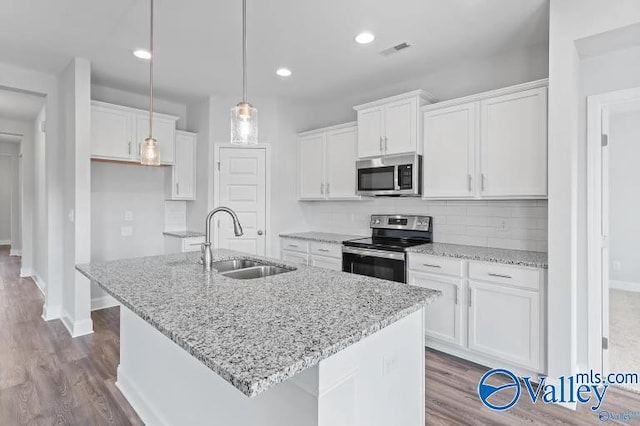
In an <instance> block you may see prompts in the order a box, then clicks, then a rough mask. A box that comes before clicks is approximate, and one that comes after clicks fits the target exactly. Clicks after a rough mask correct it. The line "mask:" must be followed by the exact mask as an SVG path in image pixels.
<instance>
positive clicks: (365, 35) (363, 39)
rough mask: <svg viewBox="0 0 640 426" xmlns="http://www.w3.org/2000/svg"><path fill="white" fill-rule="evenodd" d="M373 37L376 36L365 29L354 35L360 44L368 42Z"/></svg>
mask: <svg viewBox="0 0 640 426" xmlns="http://www.w3.org/2000/svg"><path fill="white" fill-rule="evenodd" d="M375 39H376V36H374V35H373V34H371V33H370V32H367V31H365V32H363V33H360V34H358V35H357V36H356V41H357V42H358V43H360V44H369V43H371V42H372V41H373V40H375Z"/></svg>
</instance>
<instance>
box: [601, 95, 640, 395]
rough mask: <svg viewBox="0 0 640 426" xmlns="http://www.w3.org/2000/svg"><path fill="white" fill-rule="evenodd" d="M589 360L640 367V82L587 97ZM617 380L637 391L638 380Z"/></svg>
mask: <svg viewBox="0 0 640 426" xmlns="http://www.w3.org/2000/svg"><path fill="white" fill-rule="evenodd" d="M588 106H589V130H588V132H589V135H588V144H589V147H588V157H589V159H588V160H589V164H588V169H589V171H588V176H589V189H588V191H589V212H588V216H589V219H588V226H589V237H588V239H589V265H590V270H589V293H590V294H591V295H592V296H591V297H590V300H589V303H590V306H591V307H592V312H591V313H590V317H594V318H590V319H591V320H592V321H594V325H595V327H590V329H589V341H590V347H589V351H590V364H591V368H592V369H594V370H596V371H602V372H603V373H605V374H608V373H611V372H614V373H627V372H635V373H638V372H640V352H639V351H638V347H640V246H638V244H637V239H638V236H639V235H640V221H638V220H637V218H638V217H640V199H639V197H638V195H639V194H640V169H639V168H638V167H637V159H638V158H640V88H638V89H630V90H623V91H618V92H612V93H607V94H603V95H597V96H592V97H590V98H589V99H588ZM620 387H623V388H625V389H628V390H631V391H634V392H637V393H640V384H638V383H624V384H620Z"/></svg>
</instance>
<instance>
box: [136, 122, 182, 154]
mask: <svg viewBox="0 0 640 426" xmlns="http://www.w3.org/2000/svg"><path fill="white" fill-rule="evenodd" d="M136 134H137V142H138V147H137V150H136V155H137V159H140V149H141V147H142V143H143V142H144V140H145V139H146V138H147V137H149V115H148V114H147V115H144V114H138V115H137V117H136ZM153 138H154V139H155V140H156V141H157V142H158V148H160V163H161V164H169V165H171V164H174V163H175V155H176V154H175V141H176V121H175V120H174V119H172V118H166V117H164V116H160V115H159V116H155V115H154V117H153Z"/></svg>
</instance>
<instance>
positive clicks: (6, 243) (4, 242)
mask: <svg viewBox="0 0 640 426" xmlns="http://www.w3.org/2000/svg"><path fill="white" fill-rule="evenodd" d="M10 245H11V240H0V246H10Z"/></svg>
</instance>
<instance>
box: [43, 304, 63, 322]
mask: <svg viewBox="0 0 640 426" xmlns="http://www.w3.org/2000/svg"><path fill="white" fill-rule="evenodd" d="M61 312H62V306H47V304H46V303H45V304H44V305H42V319H43V320H45V321H51V320H56V319H60V313H61Z"/></svg>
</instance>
